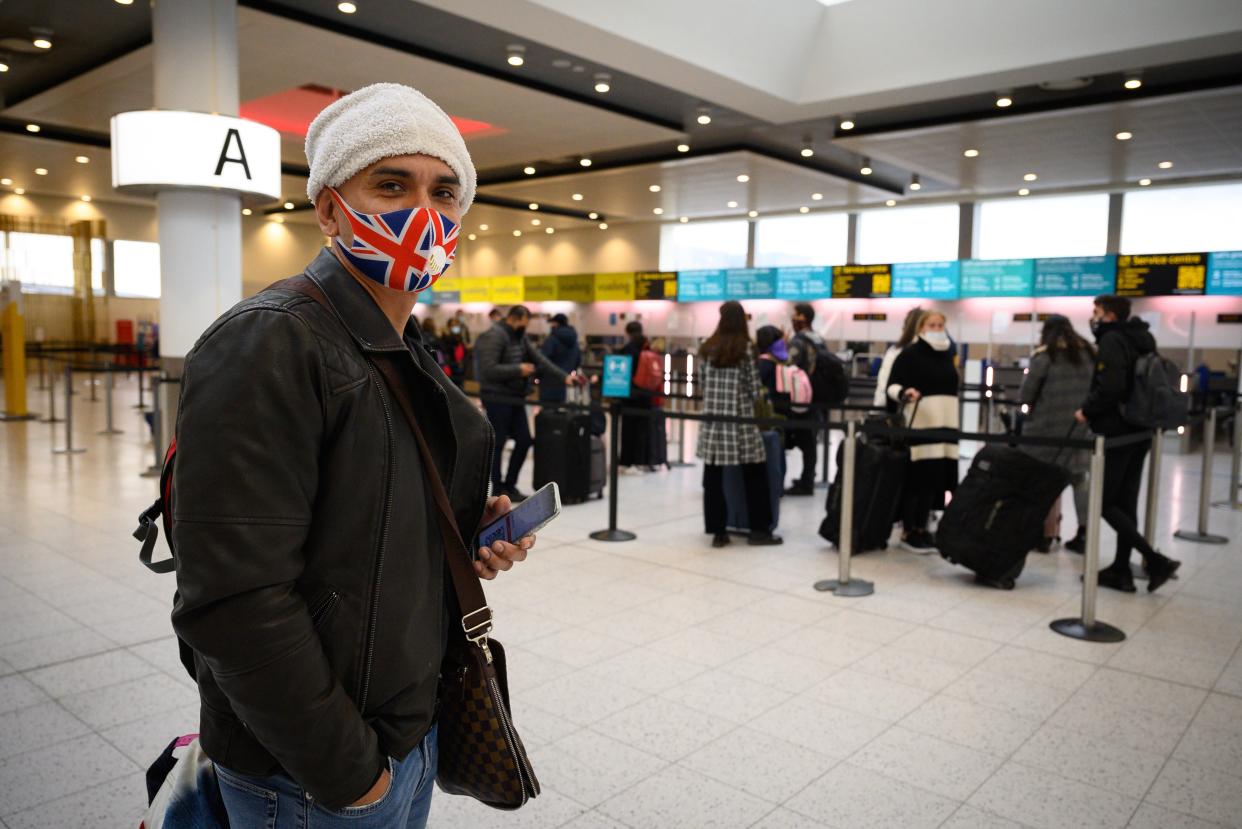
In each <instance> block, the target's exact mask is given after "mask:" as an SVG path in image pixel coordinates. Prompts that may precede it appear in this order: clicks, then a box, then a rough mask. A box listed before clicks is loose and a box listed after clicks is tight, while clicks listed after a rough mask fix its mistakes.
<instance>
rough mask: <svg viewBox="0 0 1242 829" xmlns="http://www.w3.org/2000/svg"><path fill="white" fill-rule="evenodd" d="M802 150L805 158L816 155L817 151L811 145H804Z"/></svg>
mask: <svg viewBox="0 0 1242 829" xmlns="http://www.w3.org/2000/svg"><path fill="white" fill-rule="evenodd" d="M800 152H801V155H802V157H803V158H810V157H811V156H813V155H815V151H814V150H812V149H811V148H810V147H803V148H802V150H801V151H800Z"/></svg>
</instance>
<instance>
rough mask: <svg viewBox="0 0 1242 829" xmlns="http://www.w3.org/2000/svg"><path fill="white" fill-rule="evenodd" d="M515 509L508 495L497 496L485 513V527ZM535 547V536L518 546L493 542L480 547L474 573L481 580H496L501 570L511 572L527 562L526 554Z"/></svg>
mask: <svg viewBox="0 0 1242 829" xmlns="http://www.w3.org/2000/svg"><path fill="white" fill-rule="evenodd" d="M511 509H513V504H512V502H510V501H509V496H508V495H496V496H494V497H492V498H489V499H488V501H487V508H486V509H484V511H483V522H482V523H483V525H484V526H486V525H487V524H490V523H492V522H493V521H495V520H496V519H497V518H499V517H500V516H502V515H504V514H505V513H507V512H508V511H509V510H511ZM533 546H535V536H534V535H528V536H526V537H525V538H520V539H518V541H517V543H516V544H512V543H510V542H508V541H493V542H492V543H491V545H490V546H488V547H480V548H479V554H478V557H477V558H476V559H475V560H474V572H476V573H478V574H479V578H481V579H488V580H489V581H490V580H491V579H494V578H496V574H497V573H499V572H500V571H501V570H511V569H513V565H514V563H515V562H518V561H525V560H526V553H527V551H528V550H530V548H531V547H533Z"/></svg>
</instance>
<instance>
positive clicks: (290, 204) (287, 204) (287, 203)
mask: <svg viewBox="0 0 1242 829" xmlns="http://www.w3.org/2000/svg"><path fill="white" fill-rule="evenodd" d="M292 209H293V202H291V201H287V202H285V210H292Z"/></svg>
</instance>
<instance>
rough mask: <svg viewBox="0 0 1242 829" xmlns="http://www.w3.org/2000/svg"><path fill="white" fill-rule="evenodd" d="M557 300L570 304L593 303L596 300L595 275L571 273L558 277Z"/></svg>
mask: <svg viewBox="0 0 1242 829" xmlns="http://www.w3.org/2000/svg"><path fill="white" fill-rule="evenodd" d="M557 299H567V300H569V301H570V302H593V301H594V300H595V275H594V274H589V273H571V274H565V275H564V276H558V277H557Z"/></svg>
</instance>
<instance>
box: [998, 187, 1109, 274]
mask: <svg viewBox="0 0 1242 829" xmlns="http://www.w3.org/2000/svg"><path fill="white" fill-rule="evenodd" d="M977 233H978V234H979V236H978V240H979V245H978V249H979V258H980V259H1035V258H1040V257H1048V258H1050V257H1055V256H1103V255H1104V253H1105V252H1106V251H1107V248H1108V194H1107V193H1092V194H1088V195H1075V196H1043V197H1037V198H1032V197H1022V198H1017V199H1000V200H997V201H985V202H983V203H982V204H981V205H980V207H979V227H978V230H977Z"/></svg>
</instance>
